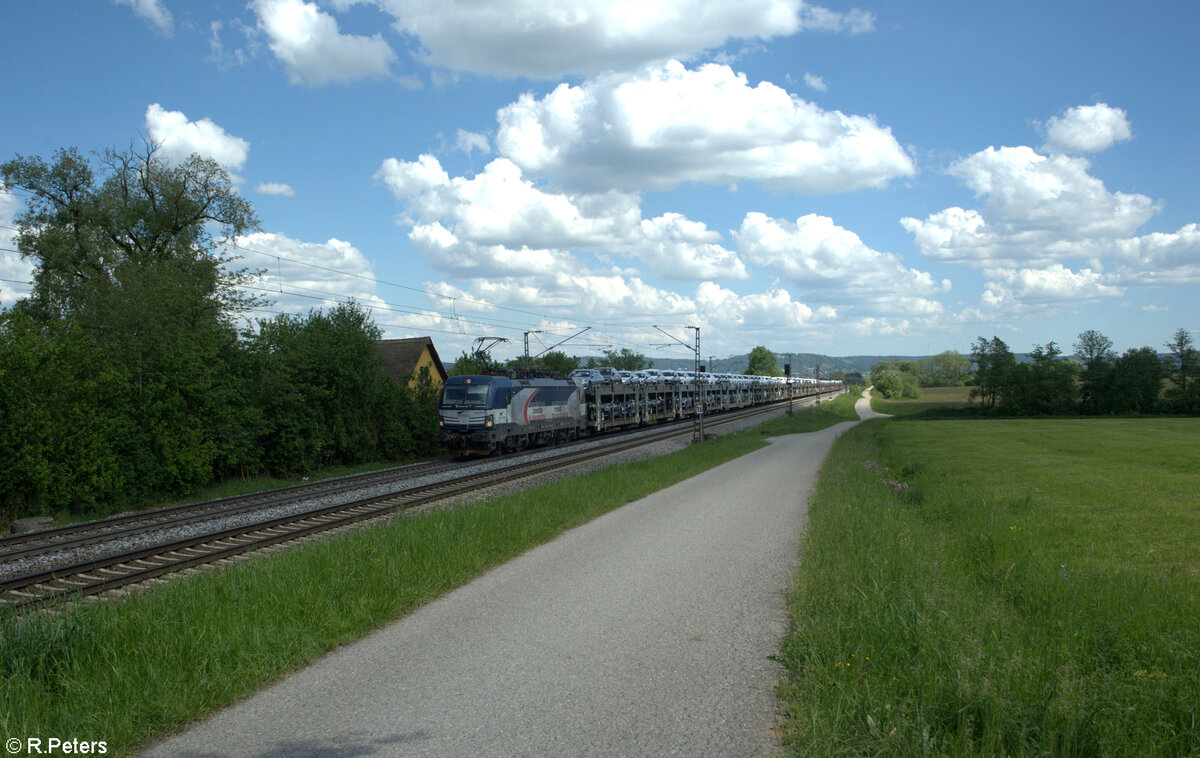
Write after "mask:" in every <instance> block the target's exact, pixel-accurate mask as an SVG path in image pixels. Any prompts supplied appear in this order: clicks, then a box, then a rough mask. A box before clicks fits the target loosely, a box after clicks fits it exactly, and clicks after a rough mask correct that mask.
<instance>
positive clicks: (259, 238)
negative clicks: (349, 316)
mask: <svg viewBox="0 0 1200 758" xmlns="http://www.w3.org/2000/svg"><path fill="white" fill-rule="evenodd" d="M226 252H227V253H229V254H231V255H235V256H240V258H241V259H240V260H237V261H234V262H233V263H231V264H230V267H231V268H235V269H236V268H241V267H246V268H248V269H251V270H255V271H262V273H261V274H260V275H259V276H258V277H257V279H256V280H255V281H254V282H253V284H252V286H253V287H254V288H255V289H252V290H251V292H252V294H255V295H258V296H260V297H263V298H266V299H268V300H271V301H273V302H274V303H276V304H277V305H278V306H279V308H271V310H284V311H290V312H293V313H295V312H301V313H303V312H305V311H308V310H310V309H313V308H328V307H330V306H332V305H334V304H336V303H338V302H344V301H345V300H347V299H350V298H353V299H354V300H356V301H358V302H360V303H363V304H365V305H369V306H374V307H386V304H385V303H384V302H383V301H382V300H381V299H380V298H379V297H378V296H377V295H376V293H375V282H374V281H372V279H371V277H372V276H373V266H372V263H371V261H370V260H368V259H367V257H366V256H365V255H363V253H362V251H360V250H359V249H358V248H356V247H355V246H354V245H352V244H350V243H349V242H346V241H344V240H339V239H330V240H327V241H325V242H304V241H302V240H297V239H292V238H291V237H288V236H286V235H283V234H275V233H270V232H255V233H252V234H247V235H244V236H242V237H238V238H237V239H236V240H234V244H233V245H232V246H230V247H229V248H228V249H227V250H226ZM364 277H365V278H364ZM258 315H259V316H261V317H263V318H269V317H270V314H266V315H263V314H258Z"/></svg>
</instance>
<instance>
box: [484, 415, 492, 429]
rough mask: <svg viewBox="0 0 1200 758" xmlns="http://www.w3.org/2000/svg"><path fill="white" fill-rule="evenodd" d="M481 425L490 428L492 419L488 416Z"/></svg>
mask: <svg viewBox="0 0 1200 758" xmlns="http://www.w3.org/2000/svg"><path fill="white" fill-rule="evenodd" d="M483 425H484V426H486V427H488V428H489V429H490V428H491V426H492V419H491V418H490V417H489V418H488V420H487V421H484V422H483Z"/></svg>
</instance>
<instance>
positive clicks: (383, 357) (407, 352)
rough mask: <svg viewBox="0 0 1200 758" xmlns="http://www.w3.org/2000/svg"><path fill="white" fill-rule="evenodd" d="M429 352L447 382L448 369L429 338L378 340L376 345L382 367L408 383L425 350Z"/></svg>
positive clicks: (399, 379) (442, 378) (377, 355)
mask: <svg viewBox="0 0 1200 758" xmlns="http://www.w3.org/2000/svg"><path fill="white" fill-rule="evenodd" d="M426 349H428V350H429V354H430V355H431V356H432V357H433V365H434V367H435V368H436V369H437V373H438V374H439V375H440V376H441V380H442V381H443V382H444V381H446V376H447V374H446V367H445V366H443V365H442V359H441V358H439V357H438V353H437V349H436V348H434V346H433V340H431V339H430V338H428V337H411V338H409V339H403V340H378V341H376V343H375V346H374V350H375V355H376V357H378V358H379V363H380V365H382V366H383V368H384V370H385V371H387V372H388V373H389V374H391V375H392V376H394V377H396V379H397V380H398V381H406V380H407V379H408V377H409V376H411V375H412V373H413V372H414V371H416V370H417V363H418V361H420V360H421V354H422V353H424V352H425V350H426Z"/></svg>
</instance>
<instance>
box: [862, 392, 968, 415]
mask: <svg viewBox="0 0 1200 758" xmlns="http://www.w3.org/2000/svg"><path fill="white" fill-rule="evenodd" d="M970 393H971V388H970V387H921V388H920V389H919V390H918V391H917V398H916V399H915V400H914V399H912V398H905V399H903V400H885V399H884V398H883V397H882V396H881V395H879V394H878V393H872V395H871V408H872V409H873V410H874V411H875V412H876V413H886V414H888V415H891V416H922V415H923V416H929V415H934V414H938V413H944V412H946V411H956V410H959V409H962V408H969V407H970V406H971V401H970V400H969V399H968V396H969V395H970Z"/></svg>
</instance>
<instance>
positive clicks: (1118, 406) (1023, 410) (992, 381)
mask: <svg viewBox="0 0 1200 758" xmlns="http://www.w3.org/2000/svg"><path fill="white" fill-rule="evenodd" d="M1077 339H1078V341H1077V342H1075V343H1074V344H1073V345H1072V348H1073V350H1074V351H1075V356H1076V357H1077V358H1078V360H1075V359H1068V358H1066V357H1065V356H1063V353H1062V350H1061V349H1060V348H1059V347H1058V345H1056V344H1055V343H1054V342H1050V343H1047V344H1046V345H1035V346H1034V348H1033V351H1032V352H1030V353H1029V356H1028V360H1026V361H1020V360H1018V359H1017V356H1016V355H1015V354H1014V353H1013V352H1012V351H1011V350H1010V349H1009V347H1008V345H1006V344H1005V343H1004V341H1003V340H1001V339H1000V338H999V337H992V339H990V340H989V339H986V338H984V337H980V338H978V339H977V340H976V341H975V342H974V343H973V344H972V346H971V358H967V357H966V356H963V355H959V354H957V353H954V352H953V351H947V352H945V353H942V354H940V355H938V356H934V357H933V358H929V359H925V360H923V361H920V362H917V363H914V362H911V361H881V362H879V363H877V364H875V366H874V367H873V368H872V369H871V381H872V383H873V384H874V385H875V388H876V390H878V391H879V392H880V394H882V395H884V396H885V397H888V398H893V399H894V398H898V397H916V396H917V387H922V386H962V385H966V384H973V385H974V386H973V387H972V389H971V394H970V397H971V399H972V400H978V401H979V403H980V408H981V410H982V411H984V412H986V413H997V414H1004V415H1015V416H1039V415H1069V414H1076V413H1078V414H1085V415H1120V414H1132V413H1186V414H1195V413H1200V382H1197V381H1196V379H1197V376H1196V374H1197V372H1198V371H1200V352H1198V351H1197V349H1196V346H1195V341H1194V339H1193V338H1192V335H1191V333H1190V332H1188V331H1187V330H1186V329H1182V328H1181V329H1179V330H1177V331H1176V332H1175V334H1174V335H1173V336H1172V338H1171V339H1170V340H1168V341H1167V342H1166V343H1165V344H1164V347H1166V349H1167V354H1166V355H1165V356H1160V355H1159V353H1158V351H1156V350H1155V349H1154V348H1153V347H1150V346H1144V347H1139V348H1133V349H1130V350H1126V351H1125V352H1124V353H1122V354H1120V355H1117V354H1116V352H1115V351H1113V349H1112V340H1110V339H1108V338H1107V337H1105V336H1104V335H1103V334H1101V333H1100V332H1097V331H1095V330H1091V329H1089V330H1088V331H1085V332H1082V333H1081V334H1080V335H1079V336H1078V338H1077Z"/></svg>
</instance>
